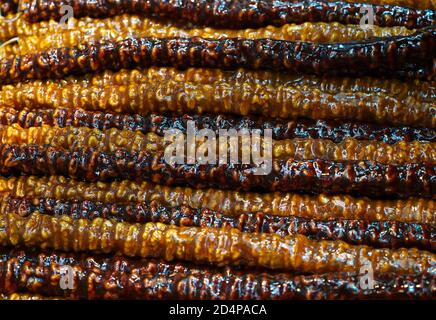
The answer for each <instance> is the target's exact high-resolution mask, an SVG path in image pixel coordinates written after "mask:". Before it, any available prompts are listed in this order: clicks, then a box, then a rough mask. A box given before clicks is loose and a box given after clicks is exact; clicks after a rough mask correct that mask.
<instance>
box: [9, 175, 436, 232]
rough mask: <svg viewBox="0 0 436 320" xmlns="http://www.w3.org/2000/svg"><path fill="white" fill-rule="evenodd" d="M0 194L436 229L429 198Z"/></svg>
mask: <svg viewBox="0 0 436 320" xmlns="http://www.w3.org/2000/svg"><path fill="white" fill-rule="evenodd" d="M0 192H1V193H2V194H5V195H7V196H11V197H15V198H24V197H28V198H52V199H56V200H70V201H71V200H77V201H93V202H102V203H106V204H110V203H119V204H129V203H130V204H134V203H141V202H152V201H157V202H159V203H161V204H163V205H165V206H169V207H177V206H183V205H186V206H189V207H191V208H196V209H201V208H206V209H210V210H214V211H220V212H222V213H223V214H225V215H229V216H237V215H239V214H241V213H250V212H263V213H265V214H270V215H276V216H297V217H302V218H307V219H314V220H339V219H348V220H365V221H402V222H408V223H423V224H429V225H431V226H433V227H436V216H435V215H434V211H435V208H436V203H435V201H434V200H429V199H423V198H408V199H404V200H402V199H383V200H374V199H368V198H364V197H363V198H355V197H351V196H348V195H325V194H322V195H317V196H312V195H304V194H294V193H278V192H276V193H253V192H236V191H230V190H217V189H191V188H188V187H167V186H162V185H157V184H153V183H150V182H146V181H142V182H135V181H130V180H124V181H115V182H111V183H103V182H98V183H90V182H81V181H76V180H70V179H67V178H65V177H62V176H49V177H35V176H22V177H11V178H4V177H0Z"/></svg>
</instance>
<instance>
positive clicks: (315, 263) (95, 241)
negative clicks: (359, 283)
mask: <svg viewBox="0 0 436 320" xmlns="http://www.w3.org/2000/svg"><path fill="white" fill-rule="evenodd" d="M0 244H2V245H9V246H10V245H14V246H16V245H26V246H33V247H41V248H52V249H56V250H63V251H75V252H81V251H98V252H104V253H109V252H120V253H123V254H125V255H126V256H131V257H133V256H136V257H144V258H145V257H147V258H163V259H165V260H166V261H173V260H181V261H191V262H195V263H207V264H211V265H215V266H232V265H234V266H236V265H244V266H253V267H264V268H268V269H280V270H289V271H291V270H298V272H302V273H306V272H309V273H325V272H338V271H344V272H354V273H359V272H360V270H362V267H363V266H364V265H369V266H371V267H372V268H373V271H374V273H376V274H380V273H387V272H395V273H397V274H415V273H421V274H430V275H432V276H435V275H436V270H435V266H436V255H435V254H433V253H430V252H427V251H421V250H417V249H415V248H413V249H405V248H401V249H398V250H392V249H385V248H383V249H374V248H371V247H367V246H355V245H349V244H346V243H345V242H342V241H325V240H322V241H315V240H310V239H308V238H307V237H305V236H303V235H293V236H285V237H282V236H279V235H276V234H269V233H245V232H240V231H239V230H237V229H227V228H226V229H219V228H196V227H176V226H171V225H165V224H162V223H151V222H150V223H146V224H129V223H125V222H115V221H113V220H105V219H102V218H96V219H94V220H91V221H90V220H87V219H73V218H71V217H67V216H62V217H52V216H49V215H43V214H39V213H33V214H32V215H30V216H29V217H24V218H21V217H18V216H17V215H16V214H14V213H11V214H3V215H0Z"/></svg>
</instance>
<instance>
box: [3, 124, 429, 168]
mask: <svg viewBox="0 0 436 320" xmlns="http://www.w3.org/2000/svg"><path fill="white" fill-rule="evenodd" d="M198 140H199V141H198V142H197V145H196V146H195V150H197V151H198V149H199V148H200V147H201V145H202V142H203V140H202V139H198ZM0 142H1V143H2V144H17V145H19V144H37V145H50V146H52V147H54V148H60V149H65V150H79V149H82V148H92V149H93V150H99V151H104V152H115V151H116V150H118V149H120V148H121V149H124V150H128V151H140V150H147V151H150V152H153V151H157V150H163V149H165V147H166V146H167V145H168V143H169V142H167V143H166V142H165V141H164V138H163V137H160V136H158V135H156V134H154V133H147V134H143V133H141V132H138V131H130V130H119V129H115V128H112V129H108V130H104V131H101V130H98V129H90V128H86V127H79V128H77V127H71V126H67V127H64V128H60V127H52V126H48V125H43V126H41V127H31V128H29V129H23V128H21V127H20V126H19V125H17V124H13V125H12V126H0ZM262 143H264V142H263V140H260V145H259V146H262ZM215 145H216V150H217V159H218V157H219V154H218V150H220V148H222V147H225V148H228V147H229V146H228V142H227V141H225V142H217V143H216V144H215ZM238 145H239V147H238V154H242V153H243V152H244V150H243V149H245V151H247V150H246V149H247V148H246V146H244V145H243V144H242V143H241V142H240V143H238ZM248 152H250V150H249V149H248ZM272 157H273V158H277V159H289V158H292V159H298V160H306V159H325V160H371V161H377V162H380V163H385V164H406V163H419V162H428V163H430V164H432V163H433V164H436V143H430V142H427V143H425V142H417V141H415V142H404V141H400V142H397V143H395V144H387V143H384V142H376V141H360V140H356V139H353V138H346V139H345V140H344V141H342V142H341V143H334V142H332V141H330V140H326V139H312V138H295V139H286V140H279V141H277V140H273V141H272Z"/></svg>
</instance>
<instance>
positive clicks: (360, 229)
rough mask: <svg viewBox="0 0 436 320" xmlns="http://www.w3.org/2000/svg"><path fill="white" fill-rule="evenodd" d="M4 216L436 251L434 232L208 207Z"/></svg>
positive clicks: (43, 209)
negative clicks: (160, 226)
mask: <svg viewBox="0 0 436 320" xmlns="http://www.w3.org/2000/svg"><path fill="white" fill-rule="evenodd" d="M0 210H1V213H2V214H8V213H16V214H18V215H19V216H22V217H26V216H29V215H31V214H32V213H35V212H38V213H41V214H47V215H51V216H57V217H58V216H69V217H72V218H74V219H90V220H92V219H95V218H104V219H111V220H116V221H125V222H130V223H147V222H161V223H164V224H171V225H176V226H189V227H192V226H194V227H202V228H204V227H214V228H236V229H238V230H240V231H242V232H249V233H253V232H256V233H257V232H262V233H274V234H278V235H281V236H287V235H295V234H302V235H305V236H307V237H309V238H311V239H316V240H342V241H345V242H347V243H351V244H359V245H361V244H365V245H370V246H373V247H387V248H393V249H395V248H400V247H416V248H419V249H423V250H428V251H431V252H435V251H436V228H434V227H432V226H431V225H425V224H416V223H405V222H398V221H371V222H369V221H366V220H328V221H322V220H314V219H307V218H301V217H295V216H274V215H269V214H264V213H263V212H255V213H241V214H238V215H225V214H223V213H222V212H219V211H214V210H210V209H206V208H201V209H195V208H191V207H188V206H185V205H183V206H177V207H168V206H165V205H162V204H160V203H158V202H156V201H152V202H142V203H130V204H117V203H102V202H94V201H80V200H72V201H71V200H70V201H68V200H67V201H65V200H56V199H52V198H35V199H30V198H13V197H9V196H5V197H4V198H3V199H2V204H1V209H0Z"/></svg>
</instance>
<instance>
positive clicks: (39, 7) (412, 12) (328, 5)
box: [20, 0, 435, 28]
mask: <svg viewBox="0 0 436 320" xmlns="http://www.w3.org/2000/svg"><path fill="white" fill-rule="evenodd" d="M63 5H70V6H72V7H73V8H74V16H75V17H84V16H89V17H93V18H99V17H111V16H115V15H119V14H123V13H129V14H144V15H152V16H153V15H155V16H166V17H171V18H172V19H176V20H185V21H188V22H192V23H195V24H201V25H209V26H220V27H225V28H247V27H248V28H249V27H261V26H265V25H276V26H281V25H283V24H286V23H302V22H332V21H336V22H341V23H350V24H359V23H361V20H362V16H363V13H362V9H364V10H365V9H366V10H371V11H372V13H373V17H374V24H375V25H379V26H406V27H409V28H416V27H418V28H420V27H425V26H431V25H433V24H435V12H434V11H433V10H421V9H414V8H407V7H399V6H389V5H377V4H372V5H371V4H368V3H358V2H351V3H350V2H346V1H334V2H328V1H320V0H303V1H300V0H299V1H274V0H260V1H256V2H253V1H249V0H244V1H241V0H238V1H225V0H214V1H209V0H201V1H195V2H192V1H157V0H153V1H150V0H148V1H145V0H139V1H134V2H132V1H128V0H124V1H114V0H102V1H99V2H98V3H96V2H95V1H91V0H68V1H66V0H23V2H22V4H21V6H20V12H21V13H22V14H23V17H24V18H25V19H26V20H28V21H30V22H37V21H41V20H50V19H55V20H59V19H61V18H62V16H63V14H62V12H61V11H60V8H61V7H62V6H63ZM368 8H369V9H368ZM363 12H364V11H363Z"/></svg>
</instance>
